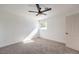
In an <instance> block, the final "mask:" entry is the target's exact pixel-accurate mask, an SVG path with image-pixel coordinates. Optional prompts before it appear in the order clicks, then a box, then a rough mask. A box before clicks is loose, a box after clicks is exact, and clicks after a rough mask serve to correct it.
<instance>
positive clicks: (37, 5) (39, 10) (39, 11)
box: [29, 4, 52, 16]
mask: <svg viewBox="0 0 79 59" xmlns="http://www.w3.org/2000/svg"><path fill="white" fill-rule="evenodd" d="M36 7H37V10H38V11H29V12H33V13H37V14H36V16H38V15H40V14H43V15H46V14H45V13H44V12H47V11H50V10H52V8H45V9H44V10H41V7H40V5H39V4H36Z"/></svg>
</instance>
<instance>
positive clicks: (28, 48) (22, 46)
mask: <svg viewBox="0 0 79 59" xmlns="http://www.w3.org/2000/svg"><path fill="white" fill-rule="evenodd" d="M32 40H33V41H34V42H28V43H23V42H19V43H17V44H13V45H10V46H6V47H3V48H0V54H77V53H79V52H78V51H75V50H72V49H70V48H67V47H65V45H64V44H61V43H58V42H55V41H52V40H47V39H42V38H35V39H32Z"/></svg>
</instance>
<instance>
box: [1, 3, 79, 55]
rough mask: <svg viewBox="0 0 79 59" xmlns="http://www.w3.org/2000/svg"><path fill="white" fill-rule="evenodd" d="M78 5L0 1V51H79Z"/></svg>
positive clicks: (7, 52) (15, 52)
mask: <svg viewBox="0 0 79 59" xmlns="http://www.w3.org/2000/svg"><path fill="white" fill-rule="evenodd" d="M78 53H79V4H0V54H78Z"/></svg>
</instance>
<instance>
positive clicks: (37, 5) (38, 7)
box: [36, 4, 41, 12]
mask: <svg viewBox="0 0 79 59" xmlns="http://www.w3.org/2000/svg"><path fill="white" fill-rule="evenodd" d="M36 7H37V9H38V11H39V12H40V10H41V8H40V6H39V4H36Z"/></svg>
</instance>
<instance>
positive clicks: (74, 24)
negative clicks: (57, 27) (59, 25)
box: [66, 13, 79, 51]
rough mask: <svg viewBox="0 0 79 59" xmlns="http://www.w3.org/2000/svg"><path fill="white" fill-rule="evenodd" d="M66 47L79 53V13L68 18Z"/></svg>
mask: <svg viewBox="0 0 79 59" xmlns="http://www.w3.org/2000/svg"><path fill="white" fill-rule="evenodd" d="M66 31H67V32H68V33H69V34H68V35H67V36H66V46H68V47H70V48H73V49H75V50H78V51H79V13H76V14H74V15H70V16H67V17H66Z"/></svg>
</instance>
